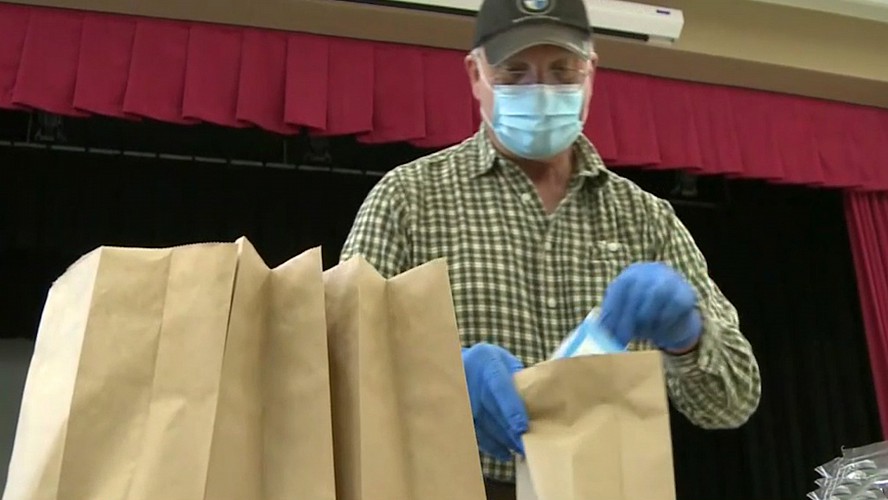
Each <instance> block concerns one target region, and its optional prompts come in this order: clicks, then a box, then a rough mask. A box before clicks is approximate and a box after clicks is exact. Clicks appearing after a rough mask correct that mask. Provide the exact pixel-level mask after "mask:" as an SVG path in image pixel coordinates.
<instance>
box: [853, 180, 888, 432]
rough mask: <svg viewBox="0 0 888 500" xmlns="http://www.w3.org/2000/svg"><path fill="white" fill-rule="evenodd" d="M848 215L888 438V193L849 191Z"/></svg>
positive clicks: (871, 360)
mask: <svg viewBox="0 0 888 500" xmlns="http://www.w3.org/2000/svg"><path fill="white" fill-rule="evenodd" d="M845 217H846V218H847V220H848V231H849V233H850V238H851V251H852V254H853V256H854V267H855V268H856V269H857V283H858V288H859V290H860V302H861V309H862V310H863V323H864V326H865V328H866V334H867V342H868V344H869V355H870V364H871V365H872V370H873V377H874V382H875V387H876V394H877V395H878V396H879V413H880V414H881V417H882V431H883V433H884V434H885V437H886V439H888V398H886V397H885V395H886V394H888V193H849V194H848V195H846V197H845Z"/></svg>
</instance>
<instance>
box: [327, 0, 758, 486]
mask: <svg viewBox="0 0 888 500" xmlns="http://www.w3.org/2000/svg"><path fill="white" fill-rule="evenodd" d="M591 34H592V33H591V30H590V28H589V21H588V19H587V17H586V10H585V7H584V5H583V1H582V0H485V1H484V3H483V4H482V6H481V9H480V11H479V13H478V18H477V26H476V37H475V49H474V50H473V51H472V52H471V53H470V55H469V56H468V57H467V58H466V69H467V71H468V76H469V79H470V81H471V84H472V89H473V92H474V96H475V98H476V99H477V101H478V103H479V106H480V109H481V113H482V116H483V118H484V125H483V126H482V127H481V130H480V131H479V132H478V133H477V134H476V135H475V136H474V137H472V138H470V139H468V140H467V141H465V142H463V143H462V144H460V145H457V146H455V147H452V148H449V149H447V150H444V151H441V152H438V153H436V154H432V155H430V156H428V157H425V158H421V159H419V160H417V161H415V162H413V163H410V164H407V165H404V166H401V167H398V168H397V169H395V170H394V171H392V172H391V173H389V174H388V175H386V176H385V177H384V178H383V179H382V180H381V181H380V182H379V183H378V184H377V185H376V187H374V189H373V190H372V191H371V193H370V194H369V196H368V197H367V199H366V201H365V202H364V205H363V206H362V207H361V209H360V211H359V213H358V216H357V219H356V221H355V224H354V227H353V228H352V232H351V234H350V235H349V237H348V240H347V242H346V244H345V248H344V250H343V255H342V257H343V259H346V258H349V257H351V256H353V255H355V254H362V255H363V256H364V257H365V258H366V259H367V260H368V261H369V262H370V263H371V264H373V265H374V266H375V267H376V268H377V269H378V270H379V271H380V272H381V273H382V274H384V275H387V276H393V275H396V274H399V273H401V272H403V271H406V270H408V269H410V268H412V267H415V266H418V265H420V264H423V263H425V262H427V261H429V260H432V259H435V258H441V257H444V258H446V259H447V262H448V264H449V270H450V275H451V283H452V288H453V298H454V303H455V307H456V314H457V319H458V323H459V327H460V334H461V338H462V340H463V345H464V346H465V347H464V348H463V364H464V366H465V372H466V380H467V382H468V388H469V396H470V400H471V406H472V412H473V416H474V420H475V431H476V435H477V438H478V446H479V448H480V450H481V452H482V456H481V459H482V465H483V470H484V475H485V483H486V486H487V489H488V498H491V499H493V498H504V499H505V498H514V495H515V493H514V485H513V483H514V469H513V463H512V462H511V460H510V459H511V458H512V456H513V454H516V453H517V454H520V453H522V451H523V450H522V445H521V435H522V433H523V432H525V431H526V430H527V426H528V422H527V414H526V411H525V408H524V405H523V403H522V401H521V398H520V397H519V396H518V394H517V392H516V390H515V387H514V384H513V382H512V374H514V373H515V372H516V371H518V370H520V369H522V368H523V367H524V366H529V365H532V364H534V363H538V362H540V361H543V360H545V359H546V358H547V357H548V356H549V355H550V353H552V352H553V351H554V350H555V348H556V347H557V346H558V345H559V343H560V342H561V340H562V339H563V338H564V337H565V336H566V334H567V333H568V332H569V331H570V330H572V329H573V328H574V327H575V326H576V325H577V324H579V323H580V321H581V320H582V319H583V318H584V317H585V316H586V314H587V313H588V312H589V310H590V309H592V308H593V307H595V306H600V323H601V325H602V326H603V327H605V328H606V329H607V330H609V331H611V332H612V333H613V334H614V335H616V336H617V337H618V338H619V339H620V340H623V341H625V342H629V343H630V344H629V345H630V348H632V349H659V350H660V351H662V352H663V356H664V360H665V361H664V363H665V367H666V378H667V384H668V392H669V395H670V399H671V401H672V402H673V404H674V405H675V406H676V407H677V408H678V409H679V410H680V411H681V412H682V413H683V414H684V415H686V416H687V418H688V419H689V420H690V421H692V422H693V423H695V424H696V425H698V426H700V427H703V428H710V429H712V428H731V427H737V426H739V425H741V424H743V423H744V422H745V421H746V420H747V419H748V418H749V417H750V415H751V414H752V413H753V412H754V411H755V409H756V408H757V406H758V402H759V397H760V392H761V382H760V376H759V370H758V365H757V362H756V360H755V357H754V355H753V353H752V350H751V348H750V345H749V343H748V342H747V341H746V339H745V338H744V337H743V335H742V334H741V333H740V331H739V329H738V319H737V313H736V311H735V309H734V307H733V306H732V305H731V304H730V303H729V302H728V300H727V299H726V298H725V297H724V296H723V295H722V293H721V291H720V290H719V289H718V287H717V286H716V285H715V284H714V283H713V282H712V281H711V280H710V278H709V276H708V271H707V265H706V262H705V260H704V257H703V256H702V255H701V253H700V251H699V250H698V248H697V246H696V245H695V243H694V241H693V239H692V237H691V236H690V235H689V234H688V231H687V230H686V228H685V227H684V226H683V225H682V224H681V222H680V221H679V220H678V218H677V217H676V216H675V213H674V212H673V210H672V209H671V206H670V205H669V204H668V203H666V202H664V201H663V200H660V199H657V198H655V197H654V196H653V195H650V194H648V193H646V192H644V191H642V190H641V189H640V188H638V187H637V186H635V185H634V184H632V183H631V182H629V181H628V180H626V179H623V178H621V177H619V176H617V175H615V174H614V173H612V172H610V171H608V170H607V169H606V168H605V166H604V164H603V162H602V160H601V158H600V157H599V155H598V154H597V152H596V150H595V148H594V147H593V145H592V144H591V143H590V142H589V141H588V140H587V139H586V138H585V137H583V136H582V134H581V132H582V130H583V124H584V121H585V119H586V114H587V112H588V111H587V110H588V104H589V99H590V97H591V95H592V82H593V78H594V75H595V68H596V65H597V55H596V54H595V53H594V51H593V48H592V47H593V46H592V40H591ZM595 383H596V381H595V380H589V384H590V385H591V384H595Z"/></svg>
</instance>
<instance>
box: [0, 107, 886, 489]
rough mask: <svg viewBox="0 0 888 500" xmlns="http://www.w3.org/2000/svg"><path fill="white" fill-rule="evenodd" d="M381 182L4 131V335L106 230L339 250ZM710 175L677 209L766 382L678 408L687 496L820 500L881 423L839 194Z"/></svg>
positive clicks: (104, 125) (88, 128)
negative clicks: (45, 146) (738, 402)
mask: <svg viewBox="0 0 888 500" xmlns="http://www.w3.org/2000/svg"><path fill="white" fill-rule="evenodd" d="M33 122H34V120H33V117H29V116H27V115H24V114H13V113H7V114H5V115H4V114H3V113H0V139H5V138H6V137H3V136H2V134H7V136H11V139H22V138H23V137H24V138H27V137H30V136H31V135H32V134H33V131H34V128H35V127H34V125H33ZM28 123H31V126H30V127H29V126H28ZM22 130H26V131H25V132H22ZM56 132H58V131H56ZM17 134H18V135H17ZM62 135H63V136H64V137H61V136H60V135H59V134H56V135H55V137H56V140H60V141H62V140H63V141H66V142H67V143H69V144H71V143H76V144H78V145H84V146H90V147H98V146H104V147H121V148H136V149H143V150H144V149H147V150H152V151H162V152H167V153H176V154H190V155H207V156H222V157H225V156H234V157H237V158H246V159H254V160H258V161H263V160H264V161H280V159H281V156H282V155H283V157H284V159H287V157H288V155H289V159H290V160H292V159H293V158H302V157H303V156H304V155H306V154H309V156H312V155H313V156H312V157H317V156H318V155H317V153H318V151H316V150H315V149H316V148H317V145H316V144H311V143H309V142H308V141H306V140H305V139H304V138H290V139H283V138H278V137H274V136H271V135H265V134H256V133H255V131H231V130H222V129H212V128H188V127H174V126H168V125H160V124H151V123H146V124H128V123H120V122H113V121H104V120H96V119H90V120H85V121H74V122H71V121H69V122H68V123H66V129H65V133H64V134H62ZM326 152H327V153H332V154H331V155H330V156H331V157H332V160H333V162H334V163H335V165H336V166H338V167H345V168H349V169H356V170H387V169H389V168H391V167H392V166H394V165H396V164H399V163H402V162H404V161H407V160H408V159H410V158H413V157H416V156H419V155H420V154H422V153H424V151H419V150H415V149H412V148H409V147H407V146H403V145H388V146H380V147H366V146H360V145H357V144H356V143H355V142H354V141H353V140H352V139H349V138H341V139H335V140H333V142H332V143H331V144H330V147H329V150H326ZM620 172H621V173H623V174H624V175H626V176H628V177H630V178H632V179H633V180H635V181H636V182H638V183H639V184H641V185H642V186H643V187H645V188H647V189H649V190H650V191H652V192H654V193H655V194H658V195H661V196H671V194H670V191H671V190H672V188H673V186H674V185H675V178H674V174H671V173H665V172H648V171H640V170H621V171H620ZM377 181H378V178H377V177H373V176H367V175H349V174H335V173H326V172H317V173H314V172H304V171H299V170H284V169H275V168H269V167H255V166H232V165H217V164H202V163H195V162H193V161H180V160H170V159H158V158H149V157H133V156H129V155H112V154H107V152H106V153H76V152H68V151H49V150H41V149H34V148H12V147H8V146H3V145H0V287H2V289H3V292H4V293H3V296H4V297H5V299H4V300H3V301H2V302H0V304H2V305H0V318H2V323H0V328H2V330H0V335H2V336H5V337H15V336H20V337H33V336H34V334H35V331H36V326H37V322H38V320H39V314H40V311H41V308H42V304H43V300H44V298H45V294H46V291H47V289H48V287H49V286H50V284H51V282H52V280H53V279H55V278H56V277H57V276H58V275H59V274H61V273H62V272H63V271H64V269H65V268H66V267H67V266H68V265H69V264H70V263H72V262H73V261H74V260H75V259H76V258H77V257H79V256H80V255H81V254H83V253H85V252H87V251H89V250H91V249H92V248H94V247H96V246H98V245H127V246H133V245H137V246H168V245H175V244H182V243H188V242H194V241H213V240H220V241H230V240H232V239H234V238H236V237H238V236H241V235H246V236H247V237H249V238H250V240H251V241H252V242H253V243H254V244H255V245H256V247H257V249H258V250H259V252H260V253H261V254H262V255H263V257H264V258H265V259H266V261H267V262H268V263H269V264H270V265H275V264H278V263H280V262H283V261H284V260H285V259H287V258H289V257H291V256H293V255H296V254H297V253H299V252H301V251H303V250H306V249H308V248H311V247H314V246H318V245H322V246H323V247H324V261H325V265H327V266H330V265H332V264H334V263H335V262H336V260H337V257H338V252H339V249H340V247H341V245H342V242H343V241H344V238H345V236H346V234H347V232H348V230H349V228H350V225H351V221H352V218H353V217H354V214H355V212H356V210H357V207H358V206H359V204H360V203H361V201H362V200H363V197H364V196H365V195H366V193H367V192H368V190H369V189H370V188H371V187H372V186H373V184H374V183H375V182H377ZM699 189H700V194H699V195H698V197H697V199H698V200H699V199H701V198H702V199H704V200H705V203H702V204H701V203H698V202H685V203H677V204H676V206H677V210H678V213H679V216H680V217H681V218H682V220H684V222H685V223H686V224H687V225H688V226H689V228H690V230H691V231H692V233H693V234H694V236H695V237H696V239H697V241H698V243H699V245H700V247H701V248H702V249H703V251H704V252H705V254H706V255H707V258H708V260H709V263H710V267H711V273H712V275H713V277H714V278H715V279H716V281H717V282H718V283H719V284H720V286H721V287H722V289H723V290H724V291H725V293H726V294H727V295H728V297H729V298H731V299H732V301H733V302H734V303H735V305H736V306H737V308H738V309H739V311H740V313H741V319H742V324H743V329H744V332H745V334H746V335H747V337H748V338H749V339H750V341H751V343H752V344H753V347H754V348H755V351H756V354H757V355H758V359H759V362H760V365H761V370H762V376H763V379H764V396H763V400H762V404H761V407H760V409H759V411H758V412H757V414H756V415H755V416H754V417H753V418H752V420H751V421H750V422H749V423H748V424H747V425H746V426H744V427H743V428H741V429H739V430H733V431H702V430H699V429H696V428H694V427H692V426H690V425H689V424H688V423H687V422H686V421H685V420H684V418H683V417H681V416H680V415H678V414H673V419H672V422H673V443H674V449H675V466H676V478H677V483H678V492H679V498H680V499H681V500H758V499H761V500H765V499H777V498H780V499H784V498H785V499H789V498H803V497H804V494H805V492H807V491H809V490H811V489H813V488H814V484H813V480H814V478H815V475H814V473H813V468H814V467H815V466H816V465H818V464H820V463H822V462H825V461H827V460H829V459H830V458H832V457H833V456H835V455H836V454H837V453H839V452H840V447H841V446H843V445H859V444H864V443H869V442H873V441H877V440H879V439H880V431H879V427H878V420H877V409H876V405H875V398H874V396H873V388H872V382H871V377H870V371H869V364H868V358H867V354H866V345H865V339H864V335H863V329H862V325H861V319H860V311H859V304H858V301H857V291H856V288H855V287H856V283H855V277H854V271H853V268H852V263H851V256H850V252H849V249H848V243H847V233H846V230H845V222H844V219H843V215H842V214H843V212H842V205H841V200H840V195H839V193H838V192H834V191H817V190H810V189H795V188H790V187H777V186H771V185H766V184H761V183H755V182H742V181H724V180H722V179H714V178H709V179H702V180H701V181H700V185H699Z"/></svg>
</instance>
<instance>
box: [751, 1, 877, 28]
mask: <svg viewBox="0 0 888 500" xmlns="http://www.w3.org/2000/svg"><path fill="white" fill-rule="evenodd" d="M753 1H755V2H763V3H773V4H779V5H787V6H790V7H798V8H802V9H811V10H819V11H822V12H829V13H832V14H838V15H842V16H850V17H859V18H862V19H872V20H874V21H881V22H884V23H888V0H753ZM886 29H888V28H886Z"/></svg>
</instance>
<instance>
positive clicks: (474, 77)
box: [465, 53, 481, 99]
mask: <svg viewBox="0 0 888 500" xmlns="http://www.w3.org/2000/svg"><path fill="white" fill-rule="evenodd" d="M465 64H466V75H468V77H469V84H471V85H472V95H474V96H475V99H480V96H479V95H478V84H479V83H480V80H481V73H480V72H481V68H480V67H479V66H478V59H477V58H476V57H475V55H474V54H471V53H470V54H469V55H467V56H466V59H465Z"/></svg>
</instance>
